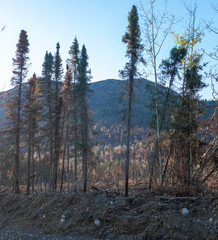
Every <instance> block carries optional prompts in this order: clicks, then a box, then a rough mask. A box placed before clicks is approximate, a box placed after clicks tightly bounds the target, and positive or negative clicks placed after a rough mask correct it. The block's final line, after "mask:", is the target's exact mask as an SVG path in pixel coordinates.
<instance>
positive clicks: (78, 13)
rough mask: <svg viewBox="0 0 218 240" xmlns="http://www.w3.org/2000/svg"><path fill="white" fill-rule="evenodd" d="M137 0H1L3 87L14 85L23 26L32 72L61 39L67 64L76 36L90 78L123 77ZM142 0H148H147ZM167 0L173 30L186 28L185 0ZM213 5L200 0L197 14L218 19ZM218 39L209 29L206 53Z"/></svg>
mask: <svg viewBox="0 0 218 240" xmlns="http://www.w3.org/2000/svg"><path fill="white" fill-rule="evenodd" d="M139 2H140V1H139V0H0V28H1V27H2V26H5V30H4V31H3V32H0V91H3V90H8V89H9V88H11V86H10V78H11V76H12V70H13V67H12V58H13V57H14V56H15V51H16V44H17V41H18V36H19V33H20V30H21V29H24V30H26V31H27V34H28V38H29V42H30V52H29V57H30V62H31V66H30V68H29V75H28V77H30V76H31V75H32V74H33V72H36V74H37V75H40V74H41V66H42V62H43V59H44V55H45V52H46V51H47V50H48V51H51V52H52V53H54V52H55V46H56V43H57V42H59V43H60V46H61V50H60V51H61V57H62V60H63V65H64V67H65V60H66V59H67V57H68V50H69V48H70V46H71V44H72V42H73V40H74V37H75V36H76V37H77V39H78V41H79V43H80V47H81V46H82V44H83V43H84V44H85V45H86V48H87V51H88V55H89V65H90V68H91V70H92V75H93V79H92V81H99V80H104V79H107V78H119V74H118V71H119V70H120V69H122V68H123V67H124V65H125V62H126V59H125V50H126V46H125V45H124V44H123V43H122V42H121V38H122V35H123V34H124V33H125V31H126V26H127V25H128V21H127V17H128V12H129V11H130V10H131V7H132V5H133V4H135V5H136V6H140V4H139ZM142 2H143V3H146V0H142ZM157 2H160V4H159V6H161V3H163V0H157ZM167 2H168V9H169V12H172V13H174V14H176V15H177V16H178V17H181V20H180V21H179V23H178V24H177V25H176V26H175V27H174V30H175V31H177V30H178V31H181V30H182V27H185V18H186V11H185V8H184V7H183V4H182V0H168V1H167ZM186 2H193V0H186ZM211 4H215V5H217V4H218V0H198V6H199V8H198V18H199V19H206V20H210V19H213V21H214V23H217V22H218V16H217V15H218V14H216V13H215V12H214V11H213V9H212V7H211ZM139 14H141V12H140V10H139ZM142 27H143V26H142ZM216 38H217V36H216V35H212V34H206V37H205V39H204V40H203V43H202V47H205V48H206V49H207V51H208V52H209V51H211V50H212V48H213V47H215V46H216V44H217V39H216ZM173 46H174V44H173V40H172V39H171V37H170V36H169V39H168V40H167V41H166V43H165V45H164V47H163V51H162V53H161V55H160V57H162V58H167V57H168V52H169V50H170V49H171V48H172V47H173ZM205 60H207V61H208V59H205ZM210 64H211V65H212V64H215V63H212V62H211V63H210ZM144 71H147V69H144ZM148 79H149V77H148ZM150 79H152V77H150ZM208 81H209V80H207V82H208ZM202 94H203V98H212V96H211V91H210V89H209V88H208V89H207V90H204V91H203V93H202Z"/></svg>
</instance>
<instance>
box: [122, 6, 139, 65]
mask: <svg viewBox="0 0 218 240" xmlns="http://www.w3.org/2000/svg"><path fill="white" fill-rule="evenodd" d="M128 21H129V25H128V26H127V32H126V33H125V35H124V36H123V38H122V42H124V43H126V44H127V51H126V56H127V57H129V58H132V56H135V57H136V58H138V56H139V55H140V54H141V51H142V49H143V46H142V45H141V32H140V27H139V17H138V11H137V8H136V6H135V5H133V6H132V10H131V11H130V13H129V17H128ZM136 61H137V60H136Z"/></svg>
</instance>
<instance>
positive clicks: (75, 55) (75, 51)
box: [68, 37, 80, 192]
mask: <svg viewBox="0 0 218 240" xmlns="http://www.w3.org/2000/svg"><path fill="white" fill-rule="evenodd" d="M79 53H80V50H79V43H78V41H77V38H76V37H75V39H74V41H73V44H72V46H71V48H70V50H69V55H70V58H69V59H68V63H69V66H70V67H71V72H72V77H73V84H74V88H73V92H72V94H73V99H72V101H73V102H72V103H73V129H74V191H75V192H76V191H77V158H78V114H77V110H78V95H77V92H76V88H77V86H76V85H77V67H78V63H79Z"/></svg>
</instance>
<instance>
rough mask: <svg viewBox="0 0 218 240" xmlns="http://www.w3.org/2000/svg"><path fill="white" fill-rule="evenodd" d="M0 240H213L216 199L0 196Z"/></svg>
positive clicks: (217, 227)
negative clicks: (185, 212)
mask: <svg viewBox="0 0 218 240" xmlns="http://www.w3.org/2000/svg"><path fill="white" fill-rule="evenodd" d="M183 208H187V209H188V211H189V213H188V214H183V213H182V209H183ZM0 239H11V240H13V239H22V240H23V239H57V240H59V239H81V240H82V239H127V240H128V239H142V240H145V239H197V240H200V239H218V194H217V193H210V194H208V193H207V194H204V195H198V196H194V197H193V196H188V197H187V196H179V197H178V196H177V197H175V196H170V195H163V196H162V195H157V194H154V193H143V194H132V195H131V196H130V197H128V198H125V197H124V196H122V195H117V194H116V193H113V192H111V191H109V190H105V189H102V190H98V189H95V190H94V191H90V192H87V193H71V194H58V193H56V194H48V193H38V194H34V195H29V196H26V195H14V194H6V193H0Z"/></svg>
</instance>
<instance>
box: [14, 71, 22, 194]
mask: <svg viewBox="0 0 218 240" xmlns="http://www.w3.org/2000/svg"><path fill="white" fill-rule="evenodd" d="M21 76H22V71H21ZM21 82H22V77H21V79H20V83H19V89H18V105H17V106H18V108H17V116H16V118H17V119H16V128H15V140H16V147H15V160H14V183H13V189H14V192H15V193H16V194H19V193H20V189H19V185H20V180H19V178H20V113H21Z"/></svg>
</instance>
